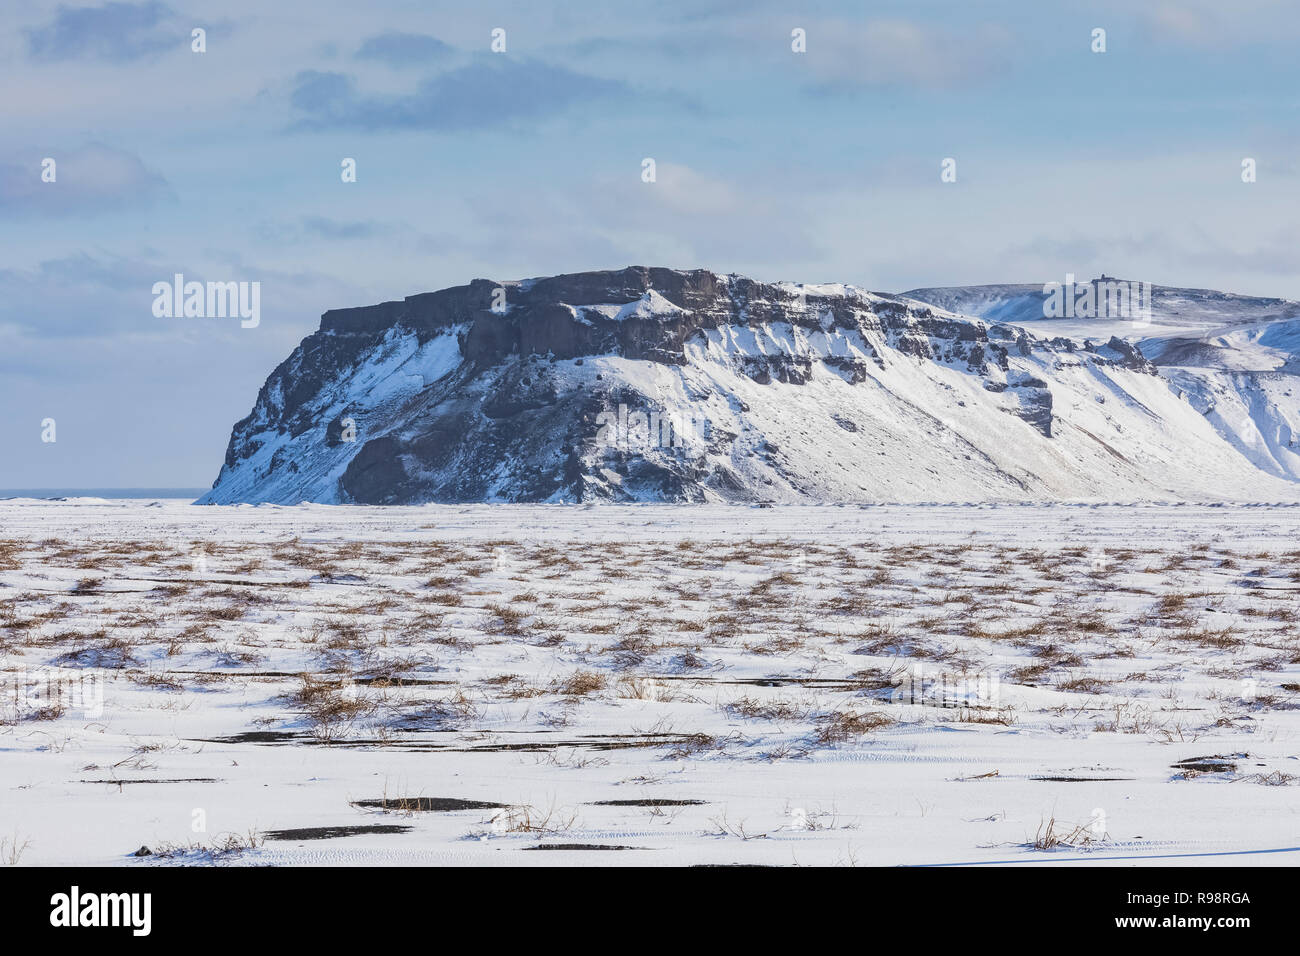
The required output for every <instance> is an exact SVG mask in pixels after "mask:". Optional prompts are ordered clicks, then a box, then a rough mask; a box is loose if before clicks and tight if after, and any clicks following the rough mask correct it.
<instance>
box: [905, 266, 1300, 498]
mask: <svg viewBox="0 0 1300 956" xmlns="http://www.w3.org/2000/svg"><path fill="white" fill-rule="evenodd" d="M1092 281H1093V282H1094V283H1095V282H1096V281H1097V280H1092ZM904 296H905V297H907V298H911V299H915V300H917V301H922V302H927V303H931V304H934V305H938V306H940V307H942V308H945V309H950V310H952V311H955V312H959V313H963V314H966V315H970V316H975V317H979V318H982V319H985V320H998V321H1008V322H1015V323H1018V324H1021V325H1023V326H1024V327H1025V328H1028V329H1031V330H1033V331H1035V332H1040V333H1041V334H1047V335H1066V336H1071V337H1074V338H1076V339H1078V340H1080V341H1083V340H1086V339H1088V338H1091V339H1094V340H1100V339H1109V337H1111V336H1116V337H1118V338H1120V339H1122V340H1124V341H1126V342H1129V343H1131V344H1132V345H1133V346H1134V347H1135V348H1137V349H1138V350H1139V351H1140V352H1141V353H1142V354H1143V355H1144V356H1145V357H1146V358H1148V359H1149V360H1150V361H1151V362H1152V363H1153V364H1154V365H1155V366H1156V367H1157V369H1158V370H1159V373H1160V375H1161V376H1162V377H1164V378H1165V379H1166V380H1167V381H1168V382H1169V384H1170V386H1171V387H1172V388H1173V389H1174V390H1175V392H1177V393H1178V394H1180V395H1182V396H1183V397H1184V398H1185V399H1186V400H1187V401H1188V402H1189V403H1190V404H1191V405H1192V406H1193V407H1194V408H1195V409H1196V410H1197V411H1198V412H1200V413H1201V414H1202V415H1204V416H1205V418H1206V420H1207V421H1208V422H1209V423H1210V425H1211V426H1212V427H1213V428H1214V429H1215V431H1216V432H1218V434H1219V436H1220V437H1221V438H1222V439H1223V440H1224V441H1225V442H1226V443H1227V444H1229V445H1231V446H1232V447H1233V448H1235V449H1237V451H1238V452H1240V454H1242V455H1243V456H1244V457H1245V458H1247V459H1248V460H1249V461H1250V462H1251V463H1252V464H1253V465H1254V466H1255V467H1257V468H1259V469H1260V470H1262V471H1264V472H1265V473H1267V474H1270V475H1274V476H1278V477H1282V478H1287V479H1291V480H1296V481H1300V302H1292V301H1290V300H1287V299H1269V298H1259V297H1256V296H1244V295H1233V294H1231V293H1225V292H1216V291H1212V290H1207V289H1176V288H1169V287H1166V286H1153V288H1152V309H1151V316H1150V318H1149V321H1145V322H1141V323H1135V322H1133V321H1127V320H1123V319H1114V318H1110V319H1107V318H1101V319H1045V318H1043V302H1044V299H1045V298H1046V296H1045V294H1044V292H1043V286H1041V285H990V286H964V287H960V286H959V287H951V288H939V289H913V290H912V291H910V292H906V293H904Z"/></svg>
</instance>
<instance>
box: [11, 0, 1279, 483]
mask: <svg viewBox="0 0 1300 956" xmlns="http://www.w3.org/2000/svg"><path fill="white" fill-rule="evenodd" d="M0 17H3V23H4V27H5V28H4V29H3V30H2V31H0V81H2V84H3V88H4V89H5V90H6V91H9V92H8V95H6V96H5V97H4V98H3V101H2V102H0V113H2V114H3V127H2V128H3V129H4V131H5V135H4V137H3V139H2V140H0V234H2V235H3V239H4V250H5V255H4V258H3V260H2V261H0V409H3V411H4V414H3V415H0V449H3V452H2V453H0V454H2V456H3V457H0V488H4V487H112V486H164V485H173V486H195V487H198V486H206V485H209V484H210V483H211V482H212V479H213V478H215V476H216V473H217V470H218V468H219V467H220V464H221V460H222V456H223V455H224V452H225V445H226V441H227V439H228V437H229V431H230V427H231V426H232V425H233V423H234V422H235V421H236V420H238V419H239V418H242V417H243V416H244V415H246V414H247V413H248V411H249V409H250V408H251V407H252V403H253V400H254V398H255V396H256V392H257V389H258V387H259V386H260V385H261V383H262V381H263V380H264V379H265V377H266V375H267V373H268V372H269V371H270V370H271V369H272V368H273V367H274V366H275V365H276V364H277V363H278V362H279V361H281V360H282V359H283V358H284V357H286V356H287V355H288V353H289V352H290V351H291V350H292V348H293V347H294V345H296V344H297V342H298V341H299V340H300V339H302V338H303V337H304V336H305V335H307V334H309V333H310V332H312V331H313V330H314V329H315V327H316V325H317V323H318V321H319V315H320V313H321V312H323V311H324V310H325V309H328V308H335V307H343V306H349V305H362V304H368V303H372V302H378V301H381V300H384V299H392V298H398V297H401V296H404V295H409V294H413V293H416V292H421V291H428V290H432V289H437V288H442V287H444V286H449V285H456V284H461V283H464V282H468V281H469V280H470V279H472V278H475V277H487V278H498V279H511V278H520V277H525V276H534V275H548V274H553V273H556V272H575V271H583V270H588V269H604V268H620V267H622V266H625V265H629V264H643V265H666V266H673V267H679V268H693V267H706V268H711V269H714V270H717V271H735V272H741V273H744V274H747V275H751V276H754V277H756V278H759V279H766V280H777V279H791V280H797V281H845V282H853V283H856V284H859V285H863V286H866V287H868V288H872V289H877V290H880V291H902V290H906V289H909V288H913V287H917V286H929V285H958V284H970V283H990V282H1045V281H1049V280H1052V279H1057V280H1060V279H1063V278H1064V276H1065V274H1066V273H1067V272H1072V273H1075V274H1077V275H1080V276H1084V275H1089V274H1096V273H1098V272H1101V271H1106V272H1108V273H1110V274H1118V275H1121V276H1126V277H1132V278H1140V279H1143V280H1147V281H1153V282H1157V283H1160V284H1165V285H1188V286H1199V287H1213V288H1221V289H1227V290H1230V291H1235V292H1243V293H1251V294H1259V295H1276V296H1286V297H1289V298H1297V299H1300V270H1297V268H1296V266H1297V261H1296V260H1297V258H1298V257H1300V251H1298V250H1300V245H1298V244H1297V243H1296V241H1295V239H1296V238H1297V236H1296V233H1297V231H1298V230H1297V226H1296V225H1295V224H1296V223H1297V222H1300V216H1297V213H1298V212H1300V209H1297V198H1296V197H1297V195H1300V191H1298V189H1297V187H1300V178H1298V173H1300V142H1298V141H1297V139H1298V137H1297V133H1296V130H1297V129H1300V125H1298V124H1297V118H1298V117H1297V103H1298V101H1297V96H1296V92H1297V79H1298V78H1300V67H1297V66H1296V63H1295V52H1294V51H1295V38H1296V37H1297V35H1300V9H1297V7H1296V6H1295V5H1294V4H1288V3H1284V2H1265V0H1237V2H1235V3H1233V4H1231V5H1226V4H1222V3H1220V2H1210V0H1181V2H1177V0H1168V2H1163V0H1145V2H1142V3H1134V2H1132V0H1127V2H1102V0H1097V2H1087V3H1085V2H1077V3H1076V2H1068V0H1064V2H1053V3H1043V2H1041V0H1014V2H1013V0H991V2H981V3H978V4H971V3H958V2H944V3H938V2H926V0H911V2H906V3H893V2H856V3H848V2H843V3H832V2H821V3H816V2H806V3H770V2H766V0H744V2H738V0H737V2H733V0H716V2H709V0H693V2H675V0H659V2H633V0H625V2H620V0H608V2H603V3H590V4H588V3H578V2H572V0H569V2H546V0H528V2H521V3H494V2H490V0H487V2H476V3H473V4H469V3H438V2H428V0H420V2H415V0H410V2H405V0H368V2H365V3H352V2H341V0H313V2H311V3H305V2H304V3H299V4H292V5H291V4H268V3H265V2H260V0H257V2H254V0H223V2H220V3H217V2H208V3H198V2H180V0H172V2H163V0H146V2H141V3H129V2H113V3H106V4H98V5H85V4H82V3H79V2H77V0H74V2H73V3H71V4H64V3H54V2H49V3H47V2H29V3H23V4H9V5H7V6H6V8H5V10H4V12H3V14H0ZM195 27H202V28H203V29H205V30H206V31H207V52H205V53H202V54H198V53H193V52H191V49H190V37H191V30H192V29H193V28H195ZM498 27H499V28H502V29H504V30H505V31H506V52H505V53H493V52H491V50H490V48H489V45H490V43H491V32H492V30H493V29H494V28H498ZM796 27H798V28H802V29H803V30H805V31H806V34H807V52H806V53H804V54H795V53H793V52H792V51H791V49H790V34H791V30H792V29H794V28H796ZM1097 27H1100V28H1103V29H1105V30H1106V31H1107V36H1106V40H1107V52H1106V53H1104V54H1096V53H1093V52H1092V51H1091V49H1090V43H1091V33H1092V30H1093V29H1094V28H1097ZM45 157H51V158H54V159H55V160H56V162H57V164H58V166H57V170H58V177H57V181H56V182H54V183H43V182H41V179H40V176H41V162H42V160H43V159H44V158H45ZM344 157H352V158H355V159H356V161H357V182H356V183H346V184H345V183H343V182H341V179H340V175H339V173H340V162H341V160H342V159H343V158H344ZM645 157H653V158H654V159H655V160H656V163H657V167H658V170H657V171H658V179H657V182H655V183H653V184H647V183H643V182H642V181H641V161H642V159H643V158H645ZM945 157H953V158H955V159H956V160H957V173H958V179H957V182H956V183H941V182H940V177H939V170H940V163H941V161H942V160H943V159H944V158H945ZM1243 157H1253V158H1255V159H1256V161H1257V164H1258V181H1257V182H1255V183H1253V184H1249V185H1247V184H1244V183H1242V182H1241V177H1240V169H1241V160H1242V158H1243ZM176 272H182V273H184V274H185V275H186V277H187V278H191V279H197V280H221V281H260V282H261V286H262V320H261V324H260V325H259V326H258V327H257V328H255V329H242V328H240V326H239V322H238V321H237V320H228V319H225V320H223V319H190V320H184V319H159V318H155V317H154V315H153V313H152V310H151V305H152V301H153V296H152V293H151V287H152V285H153V284H154V283H155V282H158V281H169V280H170V279H171V276H172V275H173V274H174V273H176ZM45 418H54V419H55V420H56V422H57V429H58V432H57V435H58V440H57V442H55V443H53V444H48V443H43V442H41V440H40V437H41V425H40V423H41V421H42V420H43V419H45Z"/></svg>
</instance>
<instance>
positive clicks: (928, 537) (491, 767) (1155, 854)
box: [0, 499, 1300, 866]
mask: <svg viewBox="0 0 1300 956" xmlns="http://www.w3.org/2000/svg"><path fill="white" fill-rule="evenodd" d="M1298 532H1300V507H1296V506H1281V505H1277V506H1271V505H1260V506H1242V505H1228V506H1199V505H1172V504H1170V505H1160V504H1115V505H1101V506H1097V505H1091V506H1090V505H1063V504H1056V505H1043V504H1039V505H1024V506H1012V505H977V506H959V505H932V506H926V505H907V506H901V505H900V506H890V505H879V506H862V507H857V506H853V507H833V506H806V507H805V506H776V507H766V508H765V507H744V506H722V505H718V506H713V505H701V506H688V507H683V506H680V505H677V506H674V505H626V506H624V505H600V506H563V505H554V506H552V505H517V506H516V505H473V506H425V507H410V508H407V507H389V508H362V507H331V506H323V505H303V506H297V507H278V506H269V505H264V506H257V507H250V506H232V507H196V506H191V505H188V504H186V503H183V502H178V501H144V502H142V501H103V500H95V499H74V500H68V501H53V502H38V501H31V500H15V501H4V502H0V677H3V683H4V690H3V694H0V861H4V862H8V861H10V860H16V861H17V862H19V863H20V864H38V865H41V864H90V865H112V864H125V865H136V866H152V865H166V864H177V863H219V864H223V865H224V864H230V865H235V864H268V863H269V864H384V863H465V864H484V865H507V864H508V865H530V864H532V865H536V864H556V863H561V864H589V863H600V864H607V865H608V864H622V863H630V864H641V865H647V864H650V865H682V864H692V863H771V864H778V865H789V864H844V865H848V864H858V865H880V864H887V865H894V864H939V863H980V864H994V863H1000V862H1011V863H1047V864H1051V865H1067V866H1071V865H1091V864H1097V865H1105V864H1111V865H1132V864H1135V863H1144V862H1150V863H1157V864H1161V865H1170V864H1180V863H1211V864H1213V863H1224V864H1228V863H1233V864H1260V865H1264V864H1287V865H1295V864H1296V863H1298V862H1300V800H1297V795H1298V794H1300V790H1298V789H1297V786H1298V785H1300V733H1298V732H1300V635H1298V634H1297V627H1296V622H1297V620H1300V540H1298V538H1300V536H1298V534H1297V533H1298ZM454 801H472V803H469V804H457V803H455V802H454ZM358 828H359V829H358ZM1049 833H1050V835H1051V837H1055V838H1059V839H1061V840H1063V842H1056V840H1054V839H1052V838H1049ZM1035 842H1038V843H1039V844H1042V845H1048V844H1051V846H1050V847H1048V848H1036V847H1035V846H1034V844H1035ZM141 846H147V847H148V848H150V850H151V851H152V855H150V856H142V857H134V856H131V855H130V854H132V853H133V852H134V851H136V850H137V849H138V848H140V847H141ZM609 848H621V849H619V850H617V851H614V852H608V851H607V850H608V849H609ZM544 849H549V850H550V852H535V851H537V850H544Z"/></svg>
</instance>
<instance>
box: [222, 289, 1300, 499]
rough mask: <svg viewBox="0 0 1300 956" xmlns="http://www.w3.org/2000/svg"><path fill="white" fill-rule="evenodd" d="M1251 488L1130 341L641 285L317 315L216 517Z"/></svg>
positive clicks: (1238, 463)
mask: <svg viewBox="0 0 1300 956" xmlns="http://www.w3.org/2000/svg"><path fill="white" fill-rule="evenodd" d="M665 423H667V424H665ZM682 434H686V435H687V436H688V437H689V438H690V440H689V441H680V440H679V439H680V438H681V437H682ZM1259 477H1260V476H1259V475H1258V474H1257V473H1255V472H1254V471H1253V469H1252V468H1251V466H1250V465H1249V463H1248V462H1246V461H1244V459H1242V458H1241V455H1240V454H1239V453H1237V452H1236V451H1234V450H1233V449H1232V448H1230V447H1228V446H1226V445H1225V443H1224V442H1223V441H1222V440H1221V439H1220V438H1218V436H1217V435H1216V434H1215V432H1214V430H1213V427H1212V426H1211V425H1207V423H1206V421H1205V419H1204V418H1203V417H1202V416H1201V414H1200V413H1199V412H1197V411H1196V410H1195V409H1194V408H1192V407H1191V406H1190V405H1189V404H1188V403H1187V402H1184V401H1182V400H1181V399H1180V398H1179V397H1178V396H1177V395H1175V394H1174V393H1173V392H1172V391H1171V390H1170V389H1169V388H1168V387H1167V385H1166V384H1165V383H1164V382H1163V381H1162V380H1161V379H1160V378H1159V377H1158V376H1157V375H1156V374H1155V369H1154V367H1153V366H1151V365H1150V363H1149V362H1147V361H1146V360H1145V359H1144V358H1143V355H1142V353H1141V352H1140V351H1139V350H1138V349H1136V348H1134V347H1133V346H1131V345H1130V344H1129V343H1127V342H1125V341H1123V340H1122V339H1118V338H1116V339H1112V340H1111V341H1108V342H1107V343H1106V344H1104V345H1095V344H1092V343H1087V344H1085V343H1083V342H1076V341H1075V340H1073V339H1067V338H1062V337H1057V338H1054V339H1052V340H1050V341H1049V340H1044V339H1041V338H1038V337H1036V336H1034V335H1033V334H1031V333H1030V332H1028V331H1026V330H1025V329H1024V328H1022V327H1020V326H1017V325H1012V324H1006V323H1005V322H993V323H992V324H990V323H989V322H986V321H983V320H980V319H978V318H972V317H969V316H963V315H957V314H954V313H952V312H948V311H945V310H944V309H942V308H938V307H935V306H932V305H928V304H926V303H924V302H920V301H917V300H915V299H909V298H903V297H898V296H889V295H881V294H877V293H872V292H867V291H865V290H862V289H859V288H856V287H854V286H851V285H842V284H831V283H827V284H821V285H815V284H810V285H799V284H795V283H788V282H779V283H764V282H758V281H755V280H753V279H749V278H746V277H744V276H739V275H719V274H717V273H714V272H711V271H708V270H705V269H693V270H677V269H666V268H649V267H644V266H633V267H629V268H626V269H620V270H615V271H607V272H582V273H574V274H568V275H559V276H552V277H549V278H538V279H524V280H517V281H505V282H502V281H493V280H489V279H475V280H474V281H472V282H470V283H469V284H467V285H462V286H456V287H454V288H449V289H442V290H440V291H437V292H429V293H423V294H420V295H413V296H409V297H407V298H405V299H402V300H401V301H395V302H384V303H380V304H378V305H373V306H367V307H363V308H352V309H337V310H331V311H329V312H327V313H325V315H324V316H322V318H321V326H320V329H319V331H317V332H315V333H313V334H312V335H309V336H308V337H307V338H306V339H304V340H303V342H302V343H301V345H299V347H298V348H297V349H296V350H295V351H294V352H293V354H292V355H290V356H289V357H288V358H287V359H286V360H285V361H284V362H282V363H281V364H280V365H279V367H277V368H276V369H275V370H274V371H273V372H272V373H271V375H270V376H269V377H268V379H267V381H266V383H265V384H264V385H263V386H262V389H261V391H260V392H259V394H258V398H257V403H256V405H255V406H254V407H253V410H252V412H251V413H250V414H249V415H248V416H247V417H246V418H244V419H243V420H242V421H240V422H239V423H238V424H237V425H236V426H235V428H234V430H233V432H232V434H231V439H230V445H229V447H228V449H227V453H226V458H225V463H224V465H223V466H222V469H221V473H220V475H219V476H218V478H217V481H216V483H215V484H214V485H213V490H212V491H211V492H209V494H208V495H206V496H205V497H204V498H203V499H201V500H202V501H204V502H205V503H227V502H237V501H248V502H275V503H282V504H296V503H298V502H300V501H304V500H305V501H319V502H329V503H370V504H403V503H404V504H414V503H422V502H465V501H555V502H570V501H591V500H601V499H609V500H644V501H704V500H732V501H759V500H773V501H880V500H892V501H913V500H918V499H919V500H954V499H955V500H989V499H1017V500H1019V499H1023V498H1026V497H1029V498H1049V499H1050V498H1061V497H1088V496H1098V497H1099V496H1105V497H1111V498H1113V497H1114V496H1115V495H1116V494H1120V493H1121V490H1122V489H1128V491H1127V492H1123V493H1127V494H1129V495H1131V496H1141V495H1143V494H1149V495H1152V496H1157V497H1169V496H1178V495H1180V494H1184V493H1188V494H1190V493H1197V492H1199V491H1201V490H1202V489H1205V490H1211V491H1212V492H1213V493H1215V494H1217V493H1219V491H1218V490H1219V489H1222V488H1224V487H1234V488H1236V487H1253V484H1252V483H1254V484H1258V483H1259V482H1258V481H1257V480H1256V479H1258V478H1259ZM1263 484H1264V485H1266V486H1267V487H1268V488H1269V489H1270V492H1272V493H1274V494H1275V496H1276V497H1278V498H1279V499H1280V498H1283V497H1286V496H1285V495H1284V494H1280V493H1278V492H1280V490H1281V487H1282V485H1280V484H1279V485H1273V484H1269V482H1268V480H1264V481H1263ZM1117 489H1119V490H1117Z"/></svg>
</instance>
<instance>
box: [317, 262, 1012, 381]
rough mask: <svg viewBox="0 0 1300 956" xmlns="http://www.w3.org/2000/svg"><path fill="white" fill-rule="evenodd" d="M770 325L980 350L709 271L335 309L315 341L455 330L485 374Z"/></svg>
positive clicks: (896, 315) (849, 297)
mask: <svg viewBox="0 0 1300 956" xmlns="http://www.w3.org/2000/svg"><path fill="white" fill-rule="evenodd" d="M771 322H784V323H787V324H789V325H792V326H795V327H800V328H805V329H823V330H825V329H831V328H838V329H845V330H855V331H859V332H868V333H870V332H878V333H879V332H885V331H893V332H895V333H897V334H898V335H900V336H901V341H902V345H901V347H902V348H903V349H904V350H905V351H909V352H911V353H912V354H916V355H919V356H928V355H929V349H928V346H926V345H925V344H923V342H922V340H921V338H919V337H917V336H920V337H930V336H935V337H940V338H946V339H952V340H954V341H962V342H969V343H975V342H983V341H984V340H986V338H987V335H986V330H985V327H984V325H983V323H981V322H978V321H972V320H969V319H967V320H961V319H956V318H955V317H950V316H945V317H942V318H939V317H936V316H935V314H934V312H933V311H932V310H931V309H930V308H929V307H927V306H924V305H921V304H919V303H907V302H904V301H901V300H897V299H893V298H892V297H886V296H877V295H872V294H869V293H864V292H862V291H860V290H857V289H854V288H853V287H851V286H809V287H800V286H795V285H792V284H789V283H782V284H768V283H761V282H756V281H754V280H752V279H748V278H745V277H743V276H736V275H726V276H724V275H718V274H716V273H713V272H710V271H708V270H706V269H694V270H690V271H682V270H676V269H666V268H657V267H655V268H650V267H645V266H631V267H628V268H626V269H621V270H617V271H608V272H580V273H573V274H569V275H559V276H552V277H548V278H541V279H524V280H515V281H505V282H497V281H493V280H490V279H475V280H473V281H472V282H470V283H469V284H468V285H464V286H455V287H453V288H449V289H442V290H440V291H438V292H428V293H422V294H419V295H413V296H408V297H407V298H405V299H403V300H401V301H394V302H383V303H380V304H378V305H372V306H362V307H358V308H349V309H332V310H330V311H328V312H326V313H325V314H324V315H323V316H322V318H321V326H320V330H321V332H325V333H332V334H343V335H348V334H361V335H375V334H383V333H386V332H388V331H389V330H390V329H393V328H403V329H409V330H410V331H412V332H415V333H416V334H417V335H418V336H419V337H420V338H421V340H422V341H427V340H428V339H429V338H431V337H433V336H435V335H437V334H438V333H440V332H443V331H445V330H447V329H451V328H461V329H462V330H463V338H462V343H461V344H462V349H463V352H464V355H465V358H466V359H467V360H468V361H470V362H472V363H474V364H475V365H476V366H477V367H480V368H483V367H487V366H489V365H492V364H493V363H495V362H497V361H500V360H502V359H503V358H505V357H507V356H509V355H512V354H519V355H534V354H536V355H547V356H550V357H553V358H556V359H569V358H578V357H582V356H588V355H601V354H606V353H618V354H620V355H623V356H624V357H625V358H629V359H648V360H652V361H657V362H666V363H671V364H680V363H681V362H684V361H685V360H686V355H685V349H684V346H685V342H686V340H687V339H689V338H690V336H692V335H694V334H695V333H698V332H701V331H705V330H709V329H717V328H719V327H721V326H723V325H735V326H751V325H752V326H761V325H763V324H766V323H771ZM909 334H912V335H913V337H912V338H910V339H909Z"/></svg>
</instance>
